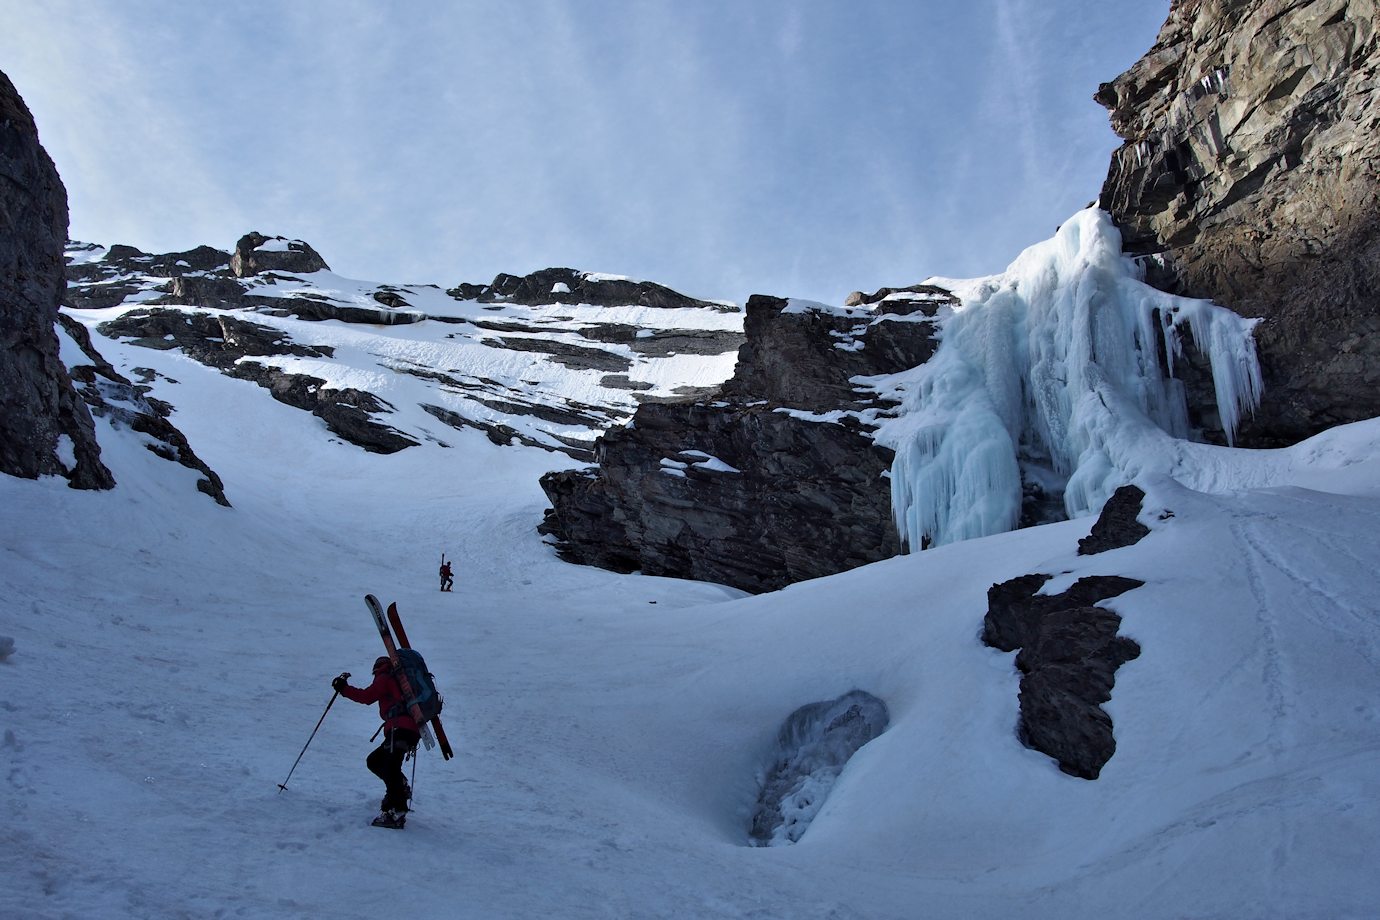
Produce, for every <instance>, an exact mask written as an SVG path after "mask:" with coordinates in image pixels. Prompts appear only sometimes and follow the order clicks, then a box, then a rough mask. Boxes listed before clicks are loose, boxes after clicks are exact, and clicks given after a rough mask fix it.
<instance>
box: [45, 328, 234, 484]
mask: <svg viewBox="0 0 1380 920" xmlns="http://www.w3.org/2000/svg"><path fill="white" fill-rule="evenodd" d="M58 321H59V322H61V323H62V328H63V329H65V330H66V331H67V334H68V335H70V336H71V337H72V340H73V341H74V342H76V343H77V345H78V347H80V348H81V350H82V352H83V353H84V354H85V355H86V357H87V360H88V361H89V362H90V363H89V364H75V363H74V364H73V365H72V368H71V372H72V379H73V380H74V381H76V385H77V390H78V392H79V393H80V394H81V397H82V399H84V400H85V401H86V404H87V406H89V407H90V409H91V414H92V415H95V416H98V417H102V418H108V419H110V422H111V424H112V425H114V426H116V427H124V428H129V429H131V430H133V431H136V432H138V433H139V434H141V435H143V436H144V438H145V440H144V446H145V447H147V448H148V449H149V450H150V451H152V452H153V453H155V454H157V455H158V456H160V457H162V458H163V459H164V460H171V461H172V462H174V463H177V464H180V465H182V466H185V467H187V468H188V469H191V470H195V471H197V472H198V473H200V474H201V478H200V479H198V480H197V484H196V487H197V490H198V491H200V492H203V493H205V494H206V495H209V496H210V497H211V498H212V499H213V500H214V501H215V502H216V504H218V505H223V506H225V507H227V508H228V507H229V506H230V501H229V500H228V499H227V498H226V497H225V486H224V484H223V483H222V482H221V479H220V476H218V475H216V472H215V470H213V469H211V468H210V467H209V466H207V465H206V463H205V462H204V461H203V460H202V459H201V458H200V457H198V456H197V455H196V452H195V451H193V450H192V446H191V444H189V443H188V442H187V437H186V435H184V434H183V433H182V432H181V431H179V430H178V429H177V427H176V426H174V425H173V424H172V422H170V421H168V416H169V415H171V414H172V406H170V405H168V404H167V403H165V402H162V401H160V400H157V399H154V398H152V397H150V396H149V395H148V391H149V389H150V388H149V387H148V386H143V385H139V384H135V383H132V382H130V380H129V378H127V377H125V376H124V375H123V374H121V373H120V372H119V371H117V370H115V368H114V367H113V366H112V365H111V364H110V362H108V361H106V360H105V359H104V358H103V357H101V355H100V353H99V352H97V351H96V349H95V347H94V346H93V345H92V344H91V334H90V333H89V332H87V330H86V327H85V326H83V325H82V324H81V323H79V322H77V321H76V320H74V319H72V318H71V317H70V316H66V315H65V314H59V315H58Z"/></svg>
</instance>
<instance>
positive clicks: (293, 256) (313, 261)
mask: <svg viewBox="0 0 1380 920" xmlns="http://www.w3.org/2000/svg"><path fill="white" fill-rule="evenodd" d="M329 269H330V266H329V265H327V264H326V260H325V259H323V258H321V256H320V254H318V253H317V251H316V250H315V249H312V248H311V247H310V246H308V245H307V244H306V243H304V242H302V241H301V240H289V239H287V238H285V237H281V236H264V235H263V234H262V233H259V232H258V231H255V232H253V233H246V234H245V235H244V236H242V237H240V240H239V242H238V243H236V244H235V254H234V255H233V256H231V257H230V270H231V271H233V272H234V273H235V277H237V278H247V277H249V276H251V275H258V274H261V273H263V272H271V271H278V272H296V273H298V274H304V275H305V274H310V273H311V272H319V271H323V270H329Z"/></svg>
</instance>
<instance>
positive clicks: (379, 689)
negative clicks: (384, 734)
mask: <svg viewBox="0 0 1380 920" xmlns="http://www.w3.org/2000/svg"><path fill="white" fill-rule="evenodd" d="M340 695H341V696H343V697H345V699H347V700H354V701H355V702H356V703H365V704H368V703H378V704H379V715H380V716H381V717H382V718H383V725H384V727H385V728H405V729H407V730H408V731H410V732H415V731H417V720H416V719H414V718H412V716H411V715H410V714H409V713H408V712H407V711H405V710H404V711H403V713H402V715H398V716H394V717H393V718H391V719H390V718H388V710H390V709H392V708H393V707H394V706H395V705H396V704H398V703H401V702H402V701H403V692H402V688H401V687H399V686H398V682H397V680H396V679H395V678H394V677H393V675H392V674H389V673H388V672H387V671H379V672H378V673H376V674H375V675H374V682H373V683H372V684H370V685H369V686H367V687H362V688H361V687H351V686H350V685H349V684H346V685H345V686H344V687H342V688H341V690H340Z"/></svg>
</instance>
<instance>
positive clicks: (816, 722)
mask: <svg viewBox="0 0 1380 920" xmlns="http://www.w3.org/2000/svg"><path fill="white" fill-rule="evenodd" d="M890 722H891V716H890V713H888V712H887V708H886V704H885V703H883V702H882V701H881V700H879V699H877V697H875V696H873V695H872V694H870V693H866V692H864V691H862V690H853V691H850V692H848V693H845V694H844V695H843V696H841V697H839V698H838V699H835V700H827V701H825V702H822V703H811V704H809V705H808V706H801V707H800V708H799V709H797V710H796V711H795V712H793V713H791V715H790V717H789V718H787V719H786V721H785V722H784V723H783V724H782V726H781V730H780V731H779V732H778V733H777V737H776V748H775V750H773V751H772V762H771V766H770V767H768V768H767V770H766V771H765V775H764V776H763V778H762V782H761V790H760V791H759V792H758V795H757V808H756V809H755V810H754V812H753V815H752V828H751V830H750V831H749V836H750V837H751V838H752V841H753V843H755V844H757V845H758V846H773V845H782V844H787V843H796V842H798V841H799V840H800V838H801V837H802V836H804V834H805V831H806V830H807V829H808V828H809V826H810V822H811V821H813V820H814V817H815V815H817V814H818V813H819V810H820V808H821V807H822V806H823V805H824V800H825V799H826V798H828V796H829V791H830V789H832V788H833V785H834V782H835V781H836V780H837V779H838V777H839V774H840V773H842V772H843V768H844V766H845V765H846V764H847V763H848V760H849V759H850V758H851V757H852V756H853V755H854V754H856V753H857V752H858V749H859V748H861V747H862V746H863V745H864V744H867V742H869V741H871V740H872V739H873V738H876V737H877V736H878V735H880V734H881V733H882V732H884V731H886V729H887V726H888V725H889V724H890Z"/></svg>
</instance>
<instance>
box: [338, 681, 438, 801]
mask: <svg viewBox="0 0 1380 920" xmlns="http://www.w3.org/2000/svg"><path fill="white" fill-rule="evenodd" d="M331 687H332V688H333V689H334V690H335V691H336V692H337V693H339V694H340V695H341V696H343V697H345V698H346V699H347V700H353V701H354V702H356V703H364V704H366V705H367V704H369V703H378V704H379V715H380V716H382V717H383V743H382V744H380V745H379V746H378V747H377V748H376V749H375V750H374V751H373V753H371V754H370V755H369V756H368V757H367V758H366V759H365V761H364V763H365V765H366V766H368V768H369V772H370V773H373V774H374V775H375V776H377V777H378V778H379V779H381V780H383V784H384V788H385V793H384V796H383V801H382V802H380V803H379V811H380V813H379V816H378V817H377V818H375V819H374V824H375V825H377V826H378V827H395V828H401V827H402V826H403V824H404V823H405V822H406V820H407V811H408V808H409V805H408V803H409V802H410V801H411V799H412V788H411V787H410V786H408V784H407V777H406V776H404V775H403V771H402V765H403V760H404V759H405V758H406V757H407V756H408V755H409V754H412V755H414V756H415V754H416V751H417V742H418V741H420V740H421V734H420V733H419V732H418V731H417V723H416V721H414V720H413V718H412V716H411V714H409V713H408V711H407V707H405V706H404V705H403V692H402V688H401V687H400V686H398V680H397V678H396V677H394V676H393V662H392V660H391V659H389V658H388V657H387V656H382V657H380V658H378V659H376V660H375V661H374V682H373V683H372V684H370V685H369V686H367V687H363V688H361V687H352V686H350V682H349V681H348V680H347V679H346V675H344V674H342V675H340V676H339V677H337V678H336V679H335V680H333V681H331Z"/></svg>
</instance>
